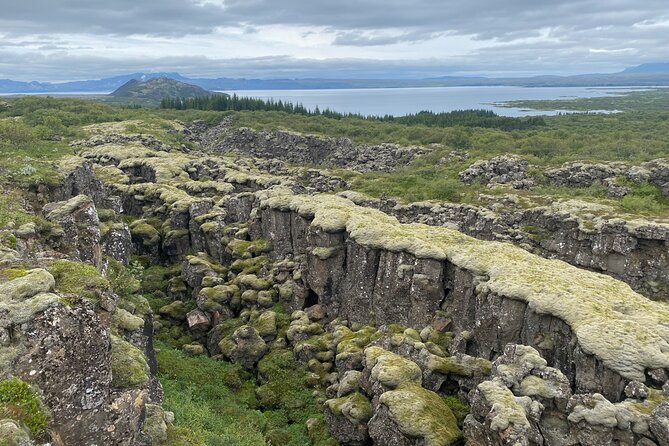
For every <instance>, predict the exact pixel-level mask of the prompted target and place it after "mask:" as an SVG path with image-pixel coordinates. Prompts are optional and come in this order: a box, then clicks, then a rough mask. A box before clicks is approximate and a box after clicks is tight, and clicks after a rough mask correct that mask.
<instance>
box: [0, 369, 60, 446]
mask: <svg viewBox="0 0 669 446" xmlns="http://www.w3.org/2000/svg"><path fill="white" fill-rule="evenodd" d="M2 418H9V419H12V420H15V421H18V422H19V423H21V424H23V425H24V426H26V427H27V428H28V429H29V430H30V433H31V434H32V435H39V434H41V433H42V432H43V431H44V429H45V428H46V425H47V423H48V421H49V417H48V416H47V413H46V410H45V408H44V406H43V405H42V402H41V401H40V397H39V394H38V393H37V392H36V391H34V390H33V389H31V388H30V385H28V383H26V382H25V381H22V380H20V379H18V378H10V379H7V380H4V381H2V382H0V419H2Z"/></svg>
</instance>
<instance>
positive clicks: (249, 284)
mask: <svg viewBox="0 0 669 446" xmlns="http://www.w3.org/2000/svg"><path fill="white" fill-rule="evenodd" d="M235 280H236V281H237V283H239V285H240V286H243V287H244V288H246V289H252V290H256V291H263V290H268V289H269V288H270V287H271V286H272V282H271V281H270V280H269V279H263V278H260V277H258V276H256V275H255V274H242V275H239V276H237V278H236V279H235Z"/></svg>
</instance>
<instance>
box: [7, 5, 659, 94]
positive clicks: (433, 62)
mask: <svg viewBox="0 0 669 446" xmlns="http://www.w3.org/2000/svg"><path fill="white" fill-rule="evenodd" d="M0 11H1V13H0V78H11V79H15V80H40V81H45V80H52V81H63V80H75V79H89V78H99V77H107V76H110V75H118V74H125V73H130V72H135V71H144V72H151V71H177V72H179V73H181V74H183V75H186V76H190V77H254V78H280V77H283V78H286V77H287V78H298V77H329V78H423V77H433V76H442V75H463V74H464V75H471V74H484V75H491V76H507V75H512V76H525V75H533V74H542V73H551V74H574V73H589V72H614V71H618V70H620V69H622V68H625V67H627V66H630V65H636V64H639V63H644V62H657V61H669V5H668V4H667V0H642V1H640V0H552V1H548V0H459V1H452V0H336V1H333V0H328V1H322V0H106V1H98V0H0Z"/></svg>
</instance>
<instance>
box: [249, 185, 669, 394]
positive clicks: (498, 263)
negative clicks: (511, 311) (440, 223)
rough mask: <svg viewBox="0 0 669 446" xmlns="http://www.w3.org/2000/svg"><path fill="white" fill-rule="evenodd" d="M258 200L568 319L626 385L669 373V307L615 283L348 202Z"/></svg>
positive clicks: (263, 196)
mask: <svg viewBox="0 0 669 446" xmlns="http://www.w3.org/2000/svg"><path fill="white" fill-rule="evenodd" d="M258 196H259V198H260V200H261V207H262V208H271V209H276V210H279V211H293V212H295V213H297V214H299V215H301V216H304V217H306V218H309V219H313V220H312V222H311V226H312V227H313V228H314V229H318V230H322V231H325V232H328V233H336V232H346V233H347V234H348V235H349V237H350V239H351V240H352V241H355V242H356V243H357V244H359V245H361V246H363V247H366V248H370V249H380V250H384V251H390V252H405V253H408V254H411V255H413V256H415V257H417V258H423V259H434V260H438V261H442V260H448V261H449V262H451V263H453V264H454V265H455V266H456V267H458V268H460V269H463V270H466V271H469V272H470V273H471V274H473V275H475V276H478V277H486V278H488V279H487V280H486V281H484V282H482V283H481V284H479V286H478V289H477V292H478V293H479V294H480V293H487V294H494V295H497V296H504V297H505V298H508V299H512V300H518V301H522V302H526V303H527V304H528V305H529V306H530V307H531V308H532V309H533V311H534V312H536V313H539V314H550V315H552V316H555V317H557V318H559V319H561V320H563V321H565V323H567V324H568V325H569V326H570V327H571V329H572V330H573V332H574V333H575V334H576V337H577V338H578V341H579V344H580V345H581V347H582V348H583V350H584V351H585V352H586V353H588V354H592V355H595V356H596V357H597V358H598V359H599V360H601V361H602V363H603V364H604V365H605V366H607V367H608V368H610V369H611V370H614V371H615V372H617V373H618V374H620V375H621V376H623V377H625V378H627V379H632V380H640V381H643V380H644V378H645V371H646V370H647V369H656V368H665V369H666V368H669V328H667V327H669V308H667V307H666V305H663V304H661V303H657V302H652V301H650V300H648V299H646V298H645V297H643V296H641V295H639V294H637V293H635V292H634V291H632V289H631V288H630V287H629V286H628V285H627V284H625V283H623V282H620V281H617V280H615V279H613V278H612V277H609V276H605V275H602V274H595V273H592V272H590V271H586V270H583V269H579V268H576V267H573V266H571V265H569V264H567V263H564V262H561V261H558V260H549V259H544V258H542V257H539V256H536V255H533V254H531V253H529V252H527V251H525V250H523V249H522V248H519V247H516V246H514V245H512V244H509V243H500V242H490V241H483V240H477V239H474V238H472V237H469V236H466V235H464V234H463V233H461V232H458V231H456V230H453V229H450V228H446V227H434V226H427V225H421V224H400V223H399V222H398V220H397V219H396V218H394V217H391V216H389V215H387V214H385V213H383V212H380V211H378V210H375V209H371V208H364V207H360V206H356V205H354V204H353V202H351V201H349V200H347V199H344V198H341V197H334V196H329V195H316V196H304V195H292V194H291V193H288V192H287V191H285V190H275V191H265V192H263V193H259V194H258Z"/></svg>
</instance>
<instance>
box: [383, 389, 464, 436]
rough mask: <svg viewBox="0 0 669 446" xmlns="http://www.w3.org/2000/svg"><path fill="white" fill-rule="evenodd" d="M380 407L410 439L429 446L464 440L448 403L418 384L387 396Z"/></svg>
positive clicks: (394, 391)
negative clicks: (383, 406) (386, 409)
mask: <svg viewBox="0 0 669 446" xmlns="http://www.w3.org/2000/svg"><path fill="white" fill-rule="evenodd" d="M379 403H380V404H383V405H385V406H386V407H388V411H389V413H390V418H391V419H392V420H393V421H394V422H395V423H397V426H398V428H399V430H400V431H401V432H402V433H403V434H404V435H406V436H408V437H410V438H422V439H423V441H424V444H425V445H426V446H449V445H452V444H454V443H455V442H456V441H458V440H459V439H460V438H461V437H462V432H460V429H458V422H457V419H456V418H455V415H453V412H451V409H450V408H449V407H448V406H447V405H446V403H445V402H444V400H443V399H442V398H441V397H440V396H439V395H437V394H436V393H434V392H430V391H429V390H426V389H424V388H422V387H421V386H420V385H419V384H416V383H406V384H403V385H401V386H400V387H398V388H397V389H396V390H391V391H388V392H385V393H383V394H382V395H381V396H380V397H379Z"/></svg>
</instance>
